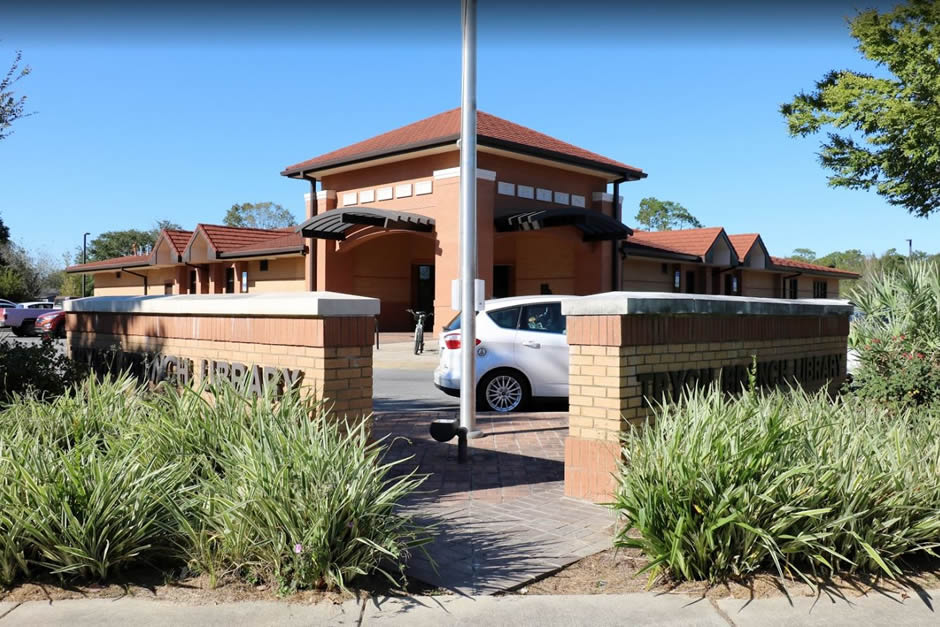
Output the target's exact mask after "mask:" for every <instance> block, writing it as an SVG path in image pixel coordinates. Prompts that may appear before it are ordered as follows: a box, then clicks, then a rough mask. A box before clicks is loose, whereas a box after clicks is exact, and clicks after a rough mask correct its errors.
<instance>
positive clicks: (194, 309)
mask: <svg viewBox="0 0 940 627" xmlns="http://www.w3.org/2000/svg"><path fill="white" fill-rule="evenodd" d="M65 310H66V311H69V312H95V313H104V312H107V313H127V314H172V315H192V316H202V315H209V316H277V317H282V316H299V317H303V318H328V317H336V316H375V315H377V314H378V313H379V300H378V299H377V298H367V297H365V296H353V295H351V294H340V293H338V292H271V293H261V294H179V295H176V296H93V297H91V298H73V299H71V300H67V301H65Z"/></svg>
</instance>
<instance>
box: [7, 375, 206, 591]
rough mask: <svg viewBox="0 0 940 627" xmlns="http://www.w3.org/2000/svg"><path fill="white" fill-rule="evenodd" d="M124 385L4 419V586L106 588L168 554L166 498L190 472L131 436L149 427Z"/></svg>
mask: <svg viewBox="0 0 940 627" xmlns="http://www.w3.org/2000/svg"><path fill="white" fill-rule="evenodd" d="M136 392H137V389H136V386H135V385H134V384H133V383H132V382H131V381H130V380H128V379H126V378H122V379H119V380H116V381H108V382H105V383H103V384H99V383H98V382H96V381H95V380H94V379H88V380H87V381H86V382H85V383H84V385H82V386H81V387H80V388H78V389H76V390H75V392H74V394H73V395H70V396H60V397H59V398H57V399H56V400H55V401H53V402H51V403H46V402H43V401H42V400H41V399H39V398H37V397H34V396H26V397H18V398H16V399H15V400H14V402H13V403H11V405H10V406H9V407H8V408H7V409H6V410H4V411H3V412H0V471H2V472H0V510H2V513H0V536H2V540H0V543H2V544H0V559H2V564H0V583H2V584H4V585H9V584H10V583H12V582H13V581H14V580H15V579H16V578H17V577H18V576H20V575H27V574H30V573H32V572H44V573H49V574H54V575H61V576H65V575H74V576H77V577H80V578H83V579H91V580H103V579H106V578H107V577H109V576H111V575H113V574H114V573H115V572H117V571H119V570H121V569H124V568H127V567H130V566H133V565H138V564H141V563H144V562H145V561H147V560H148V559H150V558H151V557H153V556H155V555H159V554H162V553H165V552H166V551H167V550H169V549H171V548H172V547H173V546H174V545H173V542H172V540H173V538H174V536H175V530H174V528H173V512H172V509H171V508H169V507H168V506H167V501H168V499H169V498H172V496H173V495H174V494H176V493H178V492H179V491H180V489H181V488H182V486H184V485H185V482H186V481H187V480H188V477H189V469H188V468H186V467H185V465H184V464H181V463H179V462H177V461H174V462H172V463H162V462H157V461H156V460H155V459H153V457H152V456H151V455H149V454H148V453H147V451H146V450H145V449H144V448H143V447H142V446H141V444H140V442H139V441H137V440H136V439H134V438H132V437H128V435H129V432H130V431H131V430H132V428H131V427H132V425H133V422H134V421H135V420H142V419H146V418H147V416H146V414H147V411H146V408H145V407H144V406H143V404H142V403H141V402H140V401H139V398H138V395H137V394H136Z"/></svg>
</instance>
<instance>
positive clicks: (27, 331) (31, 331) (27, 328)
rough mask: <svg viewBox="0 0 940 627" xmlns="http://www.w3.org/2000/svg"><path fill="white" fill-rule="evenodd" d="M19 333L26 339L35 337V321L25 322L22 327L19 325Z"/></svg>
mask: <svg viewBox="0 0 940 627" xmlns="http://www.w3.org/2000/svg"><path fill="white" fill-rule="evenodd" d="M20 332H21V333H22V334H23V335H24V336H27V337H32V336H34V335H36V321H35V320H25V321H24V322H23V324H22V325H20Z"/></svg>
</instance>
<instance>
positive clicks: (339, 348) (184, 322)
mask: <svg viewBox="0 0 940 627" xmlns="http://www.w3.org/2000/svg"><path fill="white" fill-rule="evenodd" d="M66 327H67V347H68V350H69V352H70V353H71V354H76V355H80V354H82V351H83V350H87V349H92V350H101V351H105V350H109V349H119V350H120V351H122V352H126V353H152V354H161V355H166V356H171V357H180V358H183V359H190V360H192V361H193V362H194V365H195V367H194V379H195V382H196V383H197V384H198V383H199V382H200V381H201V379H202V374H201V371H200V367H199V366H200V364H201V362H202V360H207V361H217V362H224V363H228V364H231V363H235V364H239V365H242V364H243V365H244V366H246V367H251V366H259V367H271V368H279V369H280V368H289V369H291V370H299V371H302V372H303V378H302V379H301V383H300V386H301V390H302V391H303V392H305V393H309V394H313V395H315V396H316V397H317V398H323V399H328V401H329V403H330V404H331V405H332V406H333V409H334V411H335V412H337V414H338V415H348V416H350V417H354V416H355V417H359V416H365V415H367V414H369V413H371V411H372V339H373V332H374V318H372V317H334V318H276V317H257V318H251V317H237V316H205V315H203V316H185V315H180V316H174V315H147V314H120V313H83V312H69V313H68V314H67V318H66Z"/></svg>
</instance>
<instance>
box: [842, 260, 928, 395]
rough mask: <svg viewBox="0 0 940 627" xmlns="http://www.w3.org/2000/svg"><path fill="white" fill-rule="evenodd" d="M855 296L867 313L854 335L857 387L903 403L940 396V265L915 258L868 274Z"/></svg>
mask: <svg viewBox="0 0 940 627" xmlns="http://www.w3.org/2000/svg"><path fill="white" fill-rule="evenodd" d="M850 298H851V300H852V301H853V302H854V303H855V304H856V305H857V306H858V308H859V310H860V311H861V312H862V316H861V317H860V318H859V319H858V320H856V321H855V322H853V324H852V328H851V332H850V334H849V345H850V346H851V347H852V348H854V349H855V350H856V351H857V352H858V356H859V367H858V370H857V372H856V373H855V375H854V381H853V383H852V385H853V389H855V390H857V391H858V393H859V394H861V395H862V396H864V397H866V398H871V399H875V400H879V401H889V402H900V403H902V404H914V405H923V404H926V403H931V402H933V401H934V400H938V399H940V389H938V387H940V386H938V384H940V265H938V264H932V263H927V262H923V261H911V262H907V263H905V264H904V265H902V266H901V267H900V268H899V269H897V270H896V271H893V272H881V273H878V274H875V275H872V276H869V277H866V279H865V280H864V281H862V282H860V283H859V284H858V285H857V286H856V287H855V289H853V290H852V292H851V294H850Z"/></svg>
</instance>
